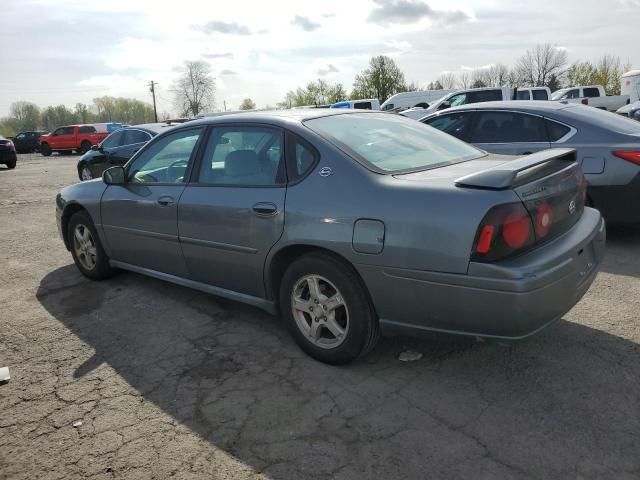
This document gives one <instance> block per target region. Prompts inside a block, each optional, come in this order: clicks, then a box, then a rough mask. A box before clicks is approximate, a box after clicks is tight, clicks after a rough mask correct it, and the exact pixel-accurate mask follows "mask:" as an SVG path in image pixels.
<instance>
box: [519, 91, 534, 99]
mask: <svg viewBox="0 0 640 480" xmlns="http://www.w3.org/2000/svg"><path fill="white" fill-rule="evenodd" d="M516 100H531V97H530V96H529V90H518V92H517V93H516Z"/></svg>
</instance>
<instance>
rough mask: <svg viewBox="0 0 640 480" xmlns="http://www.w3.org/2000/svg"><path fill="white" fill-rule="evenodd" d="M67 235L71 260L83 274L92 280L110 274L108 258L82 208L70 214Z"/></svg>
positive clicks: (100, 278)
mask: <svg viewBox="0 0 640 480" xmlns="http://www.w3.org/2000/svg"><path fill="white" fill-rule="evenodd" d="M67 236H68V237H67V238H68V239H69V244H70V246H71V255H72V256H73V261H74V262H75V264H76V266H77V267H78V270H80V272H82V274H83V275H84V276H86V277H88V278H90V279H92V280H104V279H105V278H108V277H109V276H111V273H112V268H111V266H110V265H109V258H108V257H107V254H106V253H105V251H104V249H103V248H102V244H101V243H100V238H99V237H98V234H97V232H96V227H95V226H94V225H93V221H92V220H91V217H90V216H89V214H88V213H87V212H85V211H84V210H82V211H79V212H76V213H74V214H73V215H72V217H71V219H70V220H69V227H68V230H67Z"/></svg>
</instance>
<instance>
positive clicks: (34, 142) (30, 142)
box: [11, 131, 49, 153]
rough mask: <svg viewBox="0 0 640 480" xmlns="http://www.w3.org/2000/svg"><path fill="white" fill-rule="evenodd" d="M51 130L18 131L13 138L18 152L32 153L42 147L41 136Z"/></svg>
mask: <svg viewBox="0 0 640 480" xmlns="http://www.w3.org/2000/svg"><path fill="white" fill-rule="evenodd" d="M47 133H49V132H42V131H29V132H20V133H17V134H16V135H15V136H14V137H12V138H11V140H12V141H13V144H14V145H15V147H16V152H18V153H32V152H37V151H38V150H39V149H40V137H41V136H42V135H46V134H47Z"/></svg>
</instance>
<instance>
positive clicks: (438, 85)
mask: <svg viewBox="0 0 640 480" xmlns="http://www.w3.org/2000/svg"><path fill="white" fill-rule="evenodd" d="M427 90H444V87H443V86H442V84H441V83H440V80H436V81H435V82H429V84H428V85H427Z"/></svg>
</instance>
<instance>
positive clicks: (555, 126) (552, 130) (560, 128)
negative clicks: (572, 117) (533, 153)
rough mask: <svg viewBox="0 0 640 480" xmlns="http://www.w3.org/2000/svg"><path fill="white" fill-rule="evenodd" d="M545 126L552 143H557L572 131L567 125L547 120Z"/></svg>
mask: <svg viewBox="0 0 640 480" xmlns="http://www.w3.org/2000/svg"><path fill="white" fill-rule="evenodd" d="M545 124H546V126H547V132H548V134H549V141H550V142H557V141H558V140H560V139H561V138H562V137H564V136H565V135H566V134H567V133H569V132H570V131H571V129H570V128H569V127H567V126H566V125H562V124H561V123H558V122H554V121H553V120H549V119H545Z"/></svg>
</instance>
